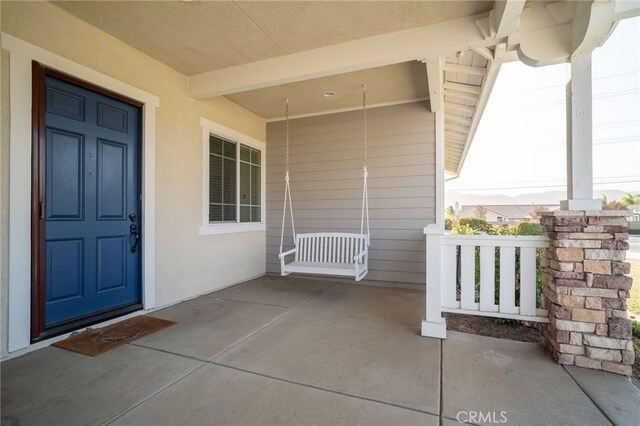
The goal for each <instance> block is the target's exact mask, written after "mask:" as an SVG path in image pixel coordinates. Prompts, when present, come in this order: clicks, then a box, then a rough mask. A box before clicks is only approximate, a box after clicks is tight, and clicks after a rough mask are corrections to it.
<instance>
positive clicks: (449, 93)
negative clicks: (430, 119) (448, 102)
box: [444, 90, 480, 102]
mask: <svg viewBox="0 0 640 426" xmlns="http://www.w3.org/2000/svg"><path fill="white" fill-rule="evenodd" d="M444 95H445V96H455V97H457V98H463V99H467V100H470V101H476V102H477V101H478V98H479V97H480V95H478V94H476V93H467V92H459V91H457V90H445V91H444Z"/></svg>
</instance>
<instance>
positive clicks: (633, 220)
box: [627, 204, 640, 229]
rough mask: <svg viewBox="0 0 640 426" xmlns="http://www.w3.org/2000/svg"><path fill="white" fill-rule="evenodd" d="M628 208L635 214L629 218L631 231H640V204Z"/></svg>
mask: <svg viewBox="0 0 640 426" xmlns="http://www.w3.org/2000/svg"><path fill="white" fill-rule="evenodd" d="M627 207H628V208H629V210H631V211H633V214H632V215H631V216H629V217H628V218H627V220H628V221H629V229H640V204H631V205H630V206H627Z"/></svg>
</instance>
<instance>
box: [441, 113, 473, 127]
mask: <svg viewBox="0 0 640 426" xmlns="http://www.w3.org/2000/svg"><path fill="white" fill-rule="evenodd" d="M444 119H445V121H446V120H449V121H453V122H454V123H460V124H464V125H466V126H469V125H471V121H472V119H471V118H464V117H459V116H457V115H451V114H446V113H445V115H444Z"/></svg>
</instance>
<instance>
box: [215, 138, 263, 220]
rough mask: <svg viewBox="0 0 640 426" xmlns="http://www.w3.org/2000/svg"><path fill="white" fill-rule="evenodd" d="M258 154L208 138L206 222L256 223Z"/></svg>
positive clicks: (259, 206) (258, 214)
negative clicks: (207, 202) (207, 208)
mask: <svg viewBox="0 0 640 426" xmlns="http://www.w3.org/2000/svg"><path fill="white" fill-rule="evenodd" d="M261 160H262V159H261V152H260V150H258V149H255V148H253V147H250V146H247V145H244V144H240V143H236V142H231V141H228V140H225V139H221V138H219V137H217V136H214V135H210V136H209V222H218V223H219V222H232V223H234V222H235V223H237V222H260V221H261V220H262V218H261V211H262V201H261V200H262V194H261V176H262V171H261Z"/></svg>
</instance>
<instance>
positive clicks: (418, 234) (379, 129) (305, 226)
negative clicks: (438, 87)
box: [266, 102, 435, 283]
mask: <svg viewBox="0 0 640 426" xmlns="http://www.w3.org/2000/svg"><path fill="white" fill-rule="evenodd" d="M289 124H290V151H289V155H290V167H289V169H290V175H291V195H292V198H293V208H294V217H295V224H296V231H297V232H323V231H327V232H332V231H333V232H359V231H360V213H361V210H360V209H361V203H362V136H363V134H362V133H363V122H362V112H361V111H353V112H346V113H339V114H328V115H322V116H318V117H310V118H302V119H296V120H291V121H290V123H289ZM434 126H435V123H434V117H433V114H432V113H430V112H429V110H428V108H427V106H426V104H425V103H422V102H417V103H412V104H404V105H396V106H391V107H382V108H374V109H370V110H369V111H368V127H367V133H368V163H369V214H370V219H371V247H370V251H369V275H368V276H367V279H371V280H379V281H392V282H409V283H423V282H424V279H425V278H424V276H425V275H424V272H425V240H424V235H423V234H422V229H423V228H424V227H425V226H426V225H427V224H429V223H433V222H434V218H435V153H434V151H435V142H434V141H435V130H434ZM267 146H268V147H269V149H268V150H267V157H266V165H267V181H266V191H267V193H266V199H267V205H266V209H267V221H266V223H267V242H266V243H267V259H266V262H267V272H272V273H279V272H280V264H279V261H278V250H279V247H280V226H281V223H282V204H283V201H284V169H285V123H284V122H274V123H269V125H268V126H267ZM289 225H290V224H289V222H287V228H286V233H285V242H286V245H287V247H290V246H291V245H292V233H291V229H290V228H289Z"/></svg>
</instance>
